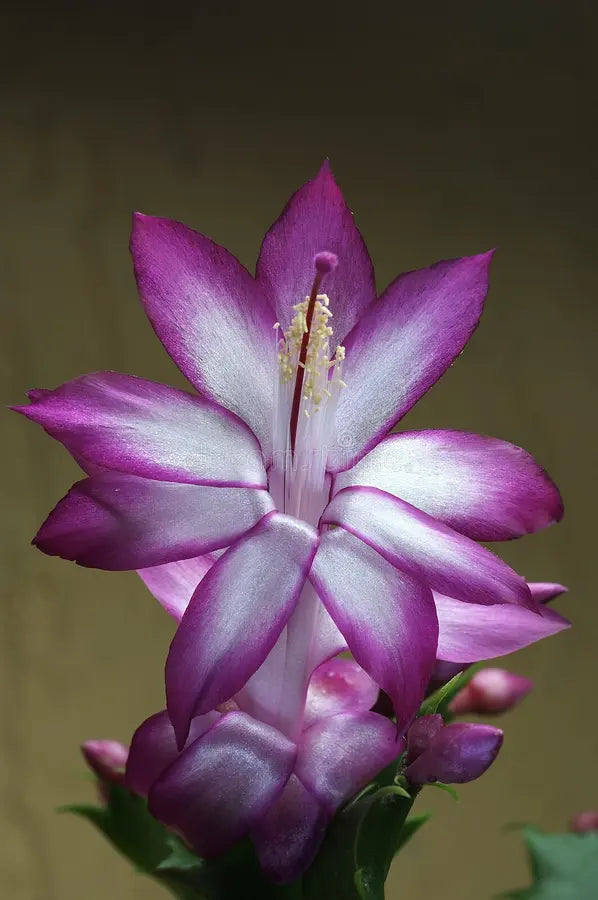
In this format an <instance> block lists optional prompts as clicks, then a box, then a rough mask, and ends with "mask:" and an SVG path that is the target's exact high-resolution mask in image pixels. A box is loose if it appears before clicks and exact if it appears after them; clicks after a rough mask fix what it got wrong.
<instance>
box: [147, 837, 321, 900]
mask: <svg viewBox="0 0 598 900" xmlns="http://www.w3.org/2000/svg"><path fill="white" fill-rule="evenodd" d="M170 847H171V853H170V854H169V856H168V857H167V858H166V859H164V860H163V861H162V862H161V863H160V865H159V866H158V867H157V869H156V872H155V876H156V878H158V879H159V880H160V881H162V883H164V884H167V885H168V886H169V887H170V888H171V889H172V888H173V887H174V888H176V889H177V890H178V891H179V892H180V893H179V894H178V896H180V897H184V898H187V897H198V898H199V897H201V898H202V900H229V898H230V900H232V898H235V897H237V896H242V897H243V900H302V898H303V893H302V889H301V884H300V882H296V883H294V884H291V885H284V886H279V885H275V884H272V883H271V882H269V881H267V880H266V878H265V877H264V876H263V875H262V872H261V870H260V867H259V863H258V861H257V857H256V855H255V851H254V849H253V847H252V845H251V842H250V841H249V839H246V840H243V841H240V842H239V843H238V844H236V845H235V846H234V847H233V848H232V849H231V850H229V852H228V853H226V854H224V855H223V856H219V857H217V858H215V859H209V860H208V859H200V857H198V856H196V855H195V854H194V853H193V852H192V851H191V850H189V849H188V848H187V847H186V846H185V844H184V843H183V842H182V841H181V840H180V839H179V838H177V837H176V836H174V835H172V836H171V838H170Z"/></svg>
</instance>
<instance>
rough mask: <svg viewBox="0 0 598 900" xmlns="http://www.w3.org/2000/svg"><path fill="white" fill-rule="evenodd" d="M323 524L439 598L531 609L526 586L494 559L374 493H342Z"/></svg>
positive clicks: (433, 521) (444, 527)
mask: <svg viewBox="0 0 598 900" xmlns="http://www.w3.org/2000/svg"><path fill="white" fill-rule="evenodd" d="M322 522H327V523H328V524H332V525H341V526H342V527H343V528H345V529H346V530H347V531H350V532H351V533H352V534H355V535H357V537H359V538H361V540H362V541H365V542H366V543H368V544H370V546H372V547H373V548H374V549H375V550H377V551H378V553H381V554H382V556H384V558H385V559H387V560H388V561H389V562H390V563H392V565H393V566H397V568H399V569H401V570H402V571H403V572H406V573H407V574H408V575H411V576H412V577H413V578H417V579H420V580H422V581H424V582H425V583H427V584H429V586H430V587H431V588H433V589H434V590H437V591H440V592H442V593H443V594H448V595H450V596H451V597H458V598H459V599H460V600H466V601H469V602H471V603H523V604H530V603H531V598H530V594H529V589H528V587H527V585H526V583H525V580H524V579H523V578H521V577H520V576H519V575H517V573H516V572H514V571H513V570H512V569H510V568H509V566H507V565H506V563H504V562H503V561H502V560H500V559H499V558H498V557H497V556H495V555H494V554H493V553H491V552H490V551H489V550H486V549H485V548H484V547H480V546H479V545H478V544H476V543H475V542H474V541H472V540H470V539H469V538H466V537H463V536H462V535H460V534H458V533H457V532H456V531H453V530H452V528H449V527H448V526H447V525H443V524H442V523H441V522H439V521H438V520H437V519H433V518H432V516H429V515H427V513H424V512H422V511H421V510H419V509H416V508H415V507H414V506H410V505H409V504H408V503H405V502H404V501H403V500H399V498H398V497H393V496H392V495H391V494H387V493H386V492H385V491H380V490H378V488H372V487H350V488H345V489H344V490H342V491H340V492H339V493H338V494H337V495H336V496H335V497H333V499H332V501H331V502H330V503H329V505H328V506H327V508H326V509H325V510H324V514H323V516H322Z"/></svg>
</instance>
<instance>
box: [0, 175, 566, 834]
mask: <svg viewBox="0 0 598 900" xmlns="http://www.w3.org/2000/svg"><path fill="white" fill-rule="evenodd" d="M131 250H132V255H133V262H134V267H135V274H136V278H137V284H138V287H139V292H140V296H141V299H142V302H143V304H144V307H145V310H146V313H147V315H148V317H149V319H150V321H151V323H152V325H153V327H154V329H155V331H156V333H157V335H158V337H159V338H160V340H161V341H162V343H163V345H164V347H165V348H166V350H167V352H168V353H169V354H170V356H171V358H172V359H173V360H174V362H175V363H176V364H177V365H178V366H179V368H180V369H181V371H182V372H183V374H184V375H185V376H186V377H187V378H188V380H189V381H190V382H191V384H192V385H193V386H194V387H195V388H196V390H197V391H198V393H197V394H191V393H187V392H184V391H180V390H175V389H174V388H170V387H166V386H164V385H160V384H156V383H153V382H150V381H147V380H145V379H141V378H134V377H132V376H127V375H120V374H117V373H114V372H99V373H95V374H92V375H87V376H83V377H81V378H78V379H75V380H73V381H70V382H67V383H66V384H63V385H62V386H60V387H58V388H57V389H55V390H35V391H32V392H30V394H29V399H30V401H31V403H30V404H29V405H28V406H23V407H17V409H18V411H19V412H21V413H23V414H24V415H25V416H27V417H28V418H30V419H32V420H34V421H36V422H38V423H39V424H41V425H42V426H43V427H44V428H45V430H46V431H47V432H48V433H49V434H50V435H52V436H53V437H55V438H57V439H58V440H60V441H62V443H63V444H64V445H65V446H66V448H67V449H68V450H69V451H70V453H71V454H72V455H73V457H74V458H75V459H76V460H77V461H78V462H79V464H80V465H81V467H82V468H83V469H84V471H86V473H87V477H86V478H85V479H83V480H82V481H80V482H78V483H77V484H75V485H74V486H73V487H72V488H71V490H70V491H69V493H68V494H67V496H66V497H65V498H64V499H63V500H61V501H60V502H59V503H58V505H57V506H56V508H55V509H54V510H53V511H52V512H51V513H50V515H49V517H48V519H47V520H46V521H45V523H44V524H43V525H42V527H41V529H40V530H39V532H38V534H37V536H36V538H35V540H34V543H35V544H36V545H37V546H38V547H39V548H40V549H41V550H43V551H44V552H46V553H48V554H51V555H59V556H61V557H63V558H66V559H71V560H74V561H76V562H78V563H79V564H81V565H85V566H94V567H98V568H103V569H112V570H124V569H136V570H141V574H142V577H144V579H145V580H146V581H147V582H148V583H150V582H153V583H154V586H155V585H156V584H158V593H161V594H162V600H163V602H164V604H165V606H166V607H167V608H169V610H170V611H171V612H172V613H173V614H175V615H176V616H177V617H180V616H182V618H181V621H180V624H179V627H178V629H177V632H176V634H175V637H174V639H173V642H172V645H171V648H170V653H169V657H168V661H167V665H166V692H167V708H168V716H169V720H170V722H171V723H172V726H173V729H174V736H175V739H176V748H177V751H178V752H180V751H182V750H183V748H186V749H185V751H184V753H182V754H181V756H180V757H178V758H177V760H176V761H175V763H173V766H179V767H180V771H185V772H186V771H187V770H186V769H185V765H186V764H185V763H184V760H185V759H186V758H187V754H189V753H190V752H191V749H192V748H195V747H196V746H197V748H199V747H200V746H201V747H202V748H203V749H202V762H201V766H204V765H205V766H206V767H207V768H206V769H205V771H206V772H208V771H209V766H210V759H212V760H213V762H214V758H215V757H214V753H216V751H217V753H218V754H219V755H220V757H221V758H222V759H223V760H224V759H225V758H226V759H228V760H229V762H232V761H233V760H237V762H239V764H240V763H241V758H243V759H246V757H247V753H249V751H247V753H246V752H245V751H241V749H240V748H241V745H242V741H245V742H246V743H245V744H244V745H243V746H246V747H252V748H253V749H252V750H251V754H253V756H254V757H255V758H256V759H257V758H259V759H260V760H261V762H260V772H262V773H265V772H267V771H269V772H270V775H268V777H270V776H272V778H273V780H272V781H271V786H272V785H275V786H276V787H275V788H274V787H273V788H272V791H273V793H271V794H269V795H268V797H269V802H273V801H274V799H275V797H276V796H278V794H279V793H280V791H282V790H283V787H284V784H291V783H293V784H295V783H294V782H293V781H292V779H291V773H295V776H296V773H297V769H296V765H298V763H297V759H300V757H301V752H302V751H301V748H302V747H303V746H304V742H305V740H306V737H305V735H306V734H307V733H308V732H310V731H311V730H312V729H314V728H318V727H319V724H318V722H316V723H315V724H312V725H311V726H309V727H307V728H306V722H305V714H306V697H307V691H308V687H309V684H310V679H311V676H312V673H313V672H314V670H316V669H317V667H318V666H319V665H321V664H322V663H323V662H325V661H326V660H327V659H330V658H332V657H333V656H335V655H336V654H337V653H338V652H339V651H340V650H342V649H344V648H345V647H348V648H349V650H350V651H351V653H352V655H353V657H354V659H355V660H356V662H357V663H358V664H359V666H361V667H362V668H363V670H365V672H367V673H368V674H369V676H370V677H371V678H372V679H373V681H374V682H375V684H376V685H377V686H379V687H381V688H382V689H383V690H384V691H385V692H386V693H387V694H388V695H389V696H390V698H391V699H392V701H393V705H394V709H395V713H396V717H397V731H398V733H401V732H402V731H403V730H404V728H405V727H406V726H408V725H409V724H410V723H411V722H412V721H413V718H414V716H415V714H416V712H417V710H418V708H419V705H420V702H421V700H422V697H423V696H424V693H425V691H426V688H427V686H428V684H429V680H430V677H431V675H432V671H433V669H434V666H435V663H436V660H437V658H439V659H441V660H444V659H446V660H448V661H449V662H455V663H458V662H460V661H463V662H470V661H472V660H474V659H476V658H482V656H483V655H484V654H487V655H495V653H496V650H497V646H498V645H499V644H500V642H501V641H500V640H499V639H496V638H494V637H492V638H491V637H489V636H488V634H487V630H484V629H483V628H481V623H482V616H489V617H491V618H492V617H494V619H495V620H496V623H497V632H498V633H499V634H500V635H502V638H501V639H502V641H503V644H509V643H510V644H517V643H518V642H520V641H521V634H524V633H525V634H527V635H528V637H529V635H530V634H532V633H533V635H534V636H533V637H531V638H529V639H530V640H534V639H537V638H538V637H540V636H544V635H545V634H546V633H552V632H554V631H555V630H559V629H560V628H561V627H564V625H563V621H562V620H560V619H559V621H558V623H557V622H555V621H554V620H553V619H550V617H546V616H544V615H543V614H542V615H541V614H540V612H539V609H538V607H537V604H536V603H535V601H534V600H533V598H532V596H531V594H530V590H529V588H528V586H527V584H526V582H525V580H524V579H523V578H521V577H520V576H519V575H517V574H516V573H515V572H514V571H513V570H512V569H510V568H509V567H508V566H507V565H506V564H505V563H503V562H502V561H501V560H500V559H498V557H496V556H495V555H494V554H493V553H491V552H490V551H489V550H487V549H486V548H484V547H482V546H480V545H479V544H478V543H477V541H490V540H505V539H509V538H513V537H519V536H521V535H523V534H526V533H529V532H532V531H536V530H537V529H539V528H543V527H545V526H547V525H549V524H550V523H552V522H554V521H557V520H558V519H560V517H561V515H562V503H561V500H560V496H559V493H558V491H557V489H556V487H555V486H554V484H553V483H552V481H551V480H550V479H549V477H548V476H547V474H546V473H545V472H544V471H543V470H542V469H541V468H540V467H539V466H538V465H537V463H536V462H535V461H534V460H533V459H532V458H531V457H530V456H529V455H528V454H527V453H526V452H525V451H523V450H521V449H520V448H518V447H515V446H513V445H512V444H508V443H506V442H504V441H500V440H497V439H494V438H489V437H482V436H478V435H473V434H468V433H463V432H457V431H449V430H442V431H419V432H403V433H401V434H393V435H390V436H387V435H388V432H389V430H390V429H391V428H392V427H393V426H394V425H396V424H397V423H398V422H399V421H400V420H401V419H402V418H403V416H404V415H405V414H406V413H407V412H408V411H409V410H410V409H411V408H412V406H413V405H414V404H415V403H416V402H417V400H418V399H419V398H420V397H421V396H422V395H423V394H424V393H425V392H426V391H427V390H428V389H429V388H430V387H431V386H432V385H433V384H434V383H435V382H436V381H437V380H438V378H439V377H440V376H441V375H442V374H443V373H444V372H445V371H446V369H447V368H448V367H449V366H450V365H451V364H452V362H453V361H454V360H455V359H456V357H457V356H458V355H459V354H460V353H461V351H462V349H463V347H464V346H465V344H466V342H467V341H468V339H469V337H470V336H471V334H472V332H473V331H474V330H475V328H476V326H477V324H478V320H479V318H480V315H481V312H482V307H483V303H484V299H485V296H486V292H487V287H488V269H489V265H490V260H491V256H492V253H483V254H480V255H477V256H471V257H465V258H462V259H457V260H448V261H442V262H439V263H437V264H436V265H434V266H431V267H429V268H427V269H422V270H420V271H415V272H409V273H407V274H404V275H402V276H400V277H399V278H397V279H396V280H395V281H394V282H392V283H391V285H390V286H389V287H388V288H387V289H386V290H385V291H384V292H383V293H382V295H381V296H380V298H379V299H376V292H375V283H374V273H373V268H372V264H371V261H370V258H369V256H368V253H367V250H366V247H365V244H364V242H363V239H362V237H361V235H360V233H359V232H358V230H357V228H356V227H355V225H354V222H353V217H352V215H351V213H350V211H349V209H348V208H347V206H346V205H345V202H344V200H343V197H342V195H341V193H340V190H339V188H338V186H337V185H336V182H335V181H334V178H333V176H332V173H331V171H330V168H329V165H328V163H325V164H324V165H323V166H322V168H321V170H320V172H319V173H318V175H317V176H316V178H315V179H314V180H313V181H311V182H308V183H307V184H306V185H304V186H303V187H302V188H301V189H300V190H299V191H298V192H297V193H296V194H295V195H294V196H293V197H292V198H291V200H290V201H289V203H288V204H287V206H286V207H285V209H284V210H283V213H282V215H281V216H280V218H279V219H278V220H277V221H276V222H275V223H274V225H273V226H272V227H271V229H270V230H269V231H268V233H267V234H266V236H265V238H264V241H263V244H262V247H261V250H260V254H259V258H258V262H257V268H256V275H255V277H252V275H250V273H249V272H248V271H247V270H246V269H245V268H244V267H243V266H242V265H241V264H240V263H239V262H238V261H237V260H236V259H235V258H234V257H233V256H232V255H231V254H230V253H228V252H227V251H226V250H225V249H224V248H222V247H220V246H218V245H217V244H215V243H214V242H213V241H211V240H210V239H209V238H207V237H204V236H203V235H201V234H198V233H197V232H194V231H192V230H191V229H189V228H187V227H186V226H184V225H182V224H180V223H178V222H172V221H169V220H166V219H160V218H153V217H150V216H145V215H141V214H136V215H135V216H134V220H133V233H132V238H131ZM182 586H183V587H184V589H183V587H182ZM179 588H181V591H182V595H185V596H184V602H183V603H182V604H181V591H179ZM189 588H191V592H189V591H188V589H189ZM154 589H155V588H154ZM507 607H508V609H509V610H511V609H512V610H514V611H516V612H514V613H508V614H505V612H504V610H505V609H506V608H507ZM183 610H184V614H183ZM470 611H471V622H472V623H473V624H472V627H471V629H469V628H466V629H462V628H461V625H460V624H459V623H462V622H463V618H464V616H465V621H466V622H469V619H468V618H467V617H468V616H469V612H470ZM482 611H483V612H482ZM505 615H507V617H508V616H510V615H516V616H519V617H520V622H519V626H520V627H519V634H516V633H515V632H517V629H514V628H513V627H511V626H510V625H508V624H505V622H506V621H507V620H506V619H505ZM555 615H556V614H555ZM532 620H533V625H532ZM508 621H511V620H510V619H509V620H508ZM476 622H477V624H476ZM501 623H502V624H501ZM462 631H463V634H461V632H462ZM526 642H529V640H527V641H526ZM231 700H232V703H233V708H232V709H230V710H229V711H228V712H227V713H226V714H224V715H222V716H221V717H219V718H218V721H217V722H213V723H212V727H211V728H210V729H209V730H208V731H206V733H205V736H203V737H201V740H200V739H199V738H198V741H199V743H197V744H196V743H195V742H194V743H193V744H191V745H190V744H189V735H190V733H195V731H194V729H195V728H197V723H198V722H203V721H204V717H205V716H208V717H210V716H212V717H213V716H214V715H219V711H221V710H222V709H224V708H226V707H224V706H223V705H224V704H230V702H231ZM322 721H324V720H322ZM325 721H330V722H332V721H333V718H331V719H330V720H328V719H326V720H325ZM327 727H328V726H327ZM268 729H270V731H269V730H268ZM241 738H242V740H241ZM343 740H344V736H343ZM211 747H212V750H210V748H211ZM293 748H294V749H293ZM297 754H299V755H297ZM215 764H216V763H215V762H214V765H215ZM198 765H200V763H198ZM196 768H197V767H195V768H193V771H195V770H196ZM168 771H171V770H170V769H169V770H168ZM165 777H166V776H165ZM185 777H187V776H185ZM289 779H290V780H289ZM258 782H259V784H261V787H260V788H259V793H260V797H262V801H263V802H265V800H264V797H266V795H267V794H268V792H267V791H266V788H265V786H264V784H263V783H262V782H260V781H259V779H257V780H256V786H259V785H258ZM216 783H217V781H216V780H214V784H216ZM256 789H257V788H256ZM288 790H291V788H288ZM293 790H298V788H297V786H296V785H295V788H293ZM262 801H260V802H262ZM168 802H169V801H168V797H165V798H164V804H163V805H162V806H161V809H162V814H163V815H164V816H165V817H167V809H168V808H169V807H168ZM231 802H232V801H231ZM256 802H257V801H256ZM156 803H157V801H156ZM250 806H251V804H250ZM189 815H191V811H189ZM198 815H199V813H198ZM246 824H247V823H246ZM190 827H192V826H190ZM244 827H245V826H244Z"/></svg>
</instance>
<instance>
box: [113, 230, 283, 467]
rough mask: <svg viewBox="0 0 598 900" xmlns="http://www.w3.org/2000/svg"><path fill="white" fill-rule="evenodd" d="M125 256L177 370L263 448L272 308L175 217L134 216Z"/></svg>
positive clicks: (268, 424) (271, 368) (272, 360)
mask: <svg viewBox="0 0 598 900" xmlns="http://www.w3.org/2000/svg"><path fill="white" fill-rule="evenodd" d="M131 253H132V255H133V262H134V265H135V277H136V278H137V286H138V288H139V294H140V296H141V300H142V302H143V304H144V306H145V311H146V313H147V315H148V318H149V320H150V322H151V323H152V325H153V327H154V330H155V331H156V334H157V335H158V337H159V338H160V340H161V341H162V343H163V344H164V347H165V348H166V350H167V352H168V354H169V355H170V356H171V357H172V359H173V360H174V361H175V363H176V364H177V365H178V366H179V368H180V369H181V371H182V372H183V373H184V374H185V375H186V376H187V378H188V379H189V381H190V382H191V384H193V385H194V386H195V387H196V388H197V389H198V390H199V391H200V392H201V393H203V394H205V395H206V396H207V397H210V398H211V399H212V400H215V401H216V402H217V403H219V404H221V405H222V406H225V407H226V408H227V409H230V410H232V412H234V413H237V415H239V416H240V417H241V418H242V419H243V420H244V421H245V422H247V424H248V425H249V426H250V428H251V429H252V430H253V432H254V433H255V434H256V435H257V437H258V439H259V440H260V443H261V445H262V447H263V448H264V449H265V450H266V452H268V453H269V452H270V440H271V428H272V402H273V390H272V385H273V379H274V373H275V365H276V346H275V344H276V342H275V337H274V332H273V330H272V326H273V324H274V313H273V311H272V309H271V307H270V305H269V303H268V301H267V300H266V298H265V297H264V295H263V293H262V291H261V289H260V287H259V286H258V285H257V284H256V282H255V281H254V279H253V278H252V277H251V275H250V274H249V272H248V271H247V270H246V269H245V268H244V267H243V266H242V265H241V263H240V262H239V261H238V260H237V259H235V257H234V256H232V254H230V253H229V252H228V251H227V250H225V249H224V248H223V247H219V246H218V244H215V243H214V242H213V241H211V240H210V239H209V238H207V237H204V236H203V235H201V234H198V233H197V232H196V231H192V230H191V229H190V228H187V227H186V226H185V225H182V224H181V223H180V222H172V221H170V220H169V219H158V218H154V217H153V216H144V215H141V214H140V213H136V214H135V216H134V217H133V231H132V234H131Z"/></svg>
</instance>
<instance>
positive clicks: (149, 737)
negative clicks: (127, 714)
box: [125, 709, 220, 797]
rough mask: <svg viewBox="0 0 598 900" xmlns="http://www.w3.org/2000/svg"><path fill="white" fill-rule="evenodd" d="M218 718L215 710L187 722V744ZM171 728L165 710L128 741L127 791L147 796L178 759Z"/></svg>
mask: <svg viewBox="0 0 598 900" xmlns="http://www.w3.org/2000/svg"><path fill="white" fill-rule="evenodd" d="M219 718H220V713H219V712H216V711H215V710H214V711H212V712H209V713H206V715H205V716H197V717H196V718H195V719H193V722H192V723H191V728H190V730H189V738H188V740H187V744H191V743H193V741H196V740H197V738H199V737H201V736H202V735H203V734H205V733H206V731H208V729H209V728H211V727H212V725H214V724H215V723H216V722H217V721H218V719H219ZM178 755H179V751H178V748H177V745H176V738H175V736H174V728H173V727H172V723H171V721H170V719H169V717H168V713H167V712H166V710H165V709H163V710H162V711H161V712H158V713H154V715H153V716H150V717H149V719H146V720H145V722H142V723H141V725H140V726H139V728H138V729H137V730H136V732H135V734H134V735H133V738H132V740H131V748H130V750H129V758H128V760H127V769H126V773H125V784H126V786H127V787H128V788H129V790H131V791H134V792H135V793H136V794H140V795H141V796H142V797H147V795H148V794H149V792H150V789H151V787H152V785H153V783H154V782H155V781H156V780H157V779H158V778H159V777H160V775H161V774H162V772H164V770H165V769H166V768H167V767H168V766H170V765H171V763H173V762H174V761H175V759H176V758H177V757H178Z"/></svg>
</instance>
